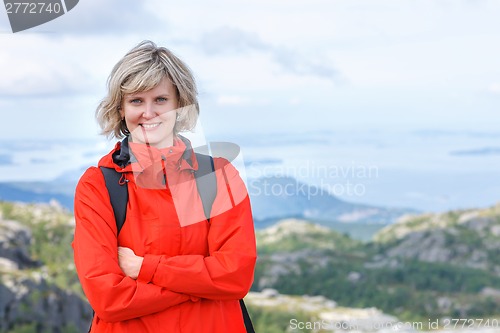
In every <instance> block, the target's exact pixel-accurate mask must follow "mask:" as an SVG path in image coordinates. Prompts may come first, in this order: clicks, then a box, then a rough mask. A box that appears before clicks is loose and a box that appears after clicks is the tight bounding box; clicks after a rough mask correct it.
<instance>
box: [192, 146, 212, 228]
mask: <svg viewBox="0 0 500 333" xmlns="http://www.w3.org/2000/svg"><path fill="white" fill-rule="evenodd" d="M195 154H196V160H197V161H198V170H197V171H196V172H195V173H194V178H195V179H196V187H197V188H198V194H199V195H200V198H201V203H202V204H203V211H204V212H205V217H206V218H207V220H210V212H211V211H212V205H213V203H214V200H215V197H216V196H217V179H216V178H215V172H214V171H215V167H214V159H213V157H212V156H210V155H204V154H200V153H195Z"/></svg>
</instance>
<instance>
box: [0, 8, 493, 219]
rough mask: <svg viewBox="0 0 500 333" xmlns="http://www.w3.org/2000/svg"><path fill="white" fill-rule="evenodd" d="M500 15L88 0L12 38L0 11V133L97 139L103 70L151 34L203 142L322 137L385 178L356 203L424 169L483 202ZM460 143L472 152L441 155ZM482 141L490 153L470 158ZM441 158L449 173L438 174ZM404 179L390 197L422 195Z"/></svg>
mask: <svg viewBox="0 0 500 333" xmlns="http://www.w3.org/2000/svg"><path fill="white" fill-rule="evenodd" d="M498 17H500V2H499V1H496V0H432V1H431V0H418V1H417V0H398V1H394V0H377V1H374V0H342V1H339V0H333V1H319V0H307V1H306V0H288V1H277V0H266V1H262V0H253V1H246V0H243V1H238V2H234V1H226V0H215V1H199V0H197V1H184V2H179V1H177V2H173V1H165V0H148V1H134V0H107V1H97V0H82V1H80V2H79V3H78V5H77V6H76V7H75V8H74V9H72V10H71V11H69V12H68V13H66V14H65V15H63V16H61V17H59V18H57V19H55V20H53V21H51V22H48V23H46V24H43V25H41V26H38V27H35V28H32V29H29V30H26V31H23V32H19V33H12V32H11V29H10V25H9V21H8V18H7V14H6V11H5V10H3V9H2V8H0V45H1V46H0V70H1V73H2V74H1V75H2V77H1V80H0V116H1V119H2V122H1V126H2V127H1V128H2V130H1V131H0V142H1V144H2V145H4V146H5V145H9V141H16V140H17V141H19V140H25V139H27V140H56V141H57V140H59V141H60V142H69V141H71V140H91V141H89V142H95V141H96V140H104V139H103V138H102V137H101V136H99V134H98V133H99V128H98V126H97V124H96V121H95V120H94V112H95V108H96V106H97V105H98V103H99V101H100V100H101V99H102V98H103V97H104V95H105V93H106V80H107V77H108V75H109V73H110V71H111V69H112V67H113V66H114V64H115V63H116V62H117V61H118V60H119V59H120V58H121V57H122V56H123V55H124V54H125V53H126V52H127V51H128V50H130V49H131V48H133V47H134V46H135V45H137V44H138V43H139V42H140V41H142V40H145V39H150V40H152V41H154V42H155V43H157V44H158V45H160V46H165V47H167V48H169V49H171V50H172V51H173V52H174V53H175V54H177V55H178V56H179V57H180V58H181V59H183V60H184V61H185V62H186V63H187V64H188V65H189V66H190V68H191V69H192V70H193V72H194V74H195V76H196V79H197V83H198V88H199V99H200V117H201V120H200V126H199V127H200V131H201V132H202V133H203V135H206V136H207V137H208V138H210V139H211V140H212V139H213V140H216V141H224V140H233V141H234V140H241V142H253V143H259V144H261V143H262V142H266V143H267V142H274V143H276V142H277V141H278V142H280V144H281V145H283V144H284V143H293V142H304V141H306V140H310V141H311V142H319V141H321V140H323V141H324V137H325V136H327V137H328V136H330V137H331V138H330V139H331V140H330V139H329V141H328V143H327V145H329V146H327V147H322V149H323V148H324V150H323V154H329V153H331V154H342V156H339V159H338V163H339V164H343V165H347V166H349V165H352V164H353V163H357V164H362V165H364V166H370V165H377V166H378V167H380V170H381V174H386V175H387V174H389V175H390V176H387V177H386V178H385V185H383V186H382V185H380V186H379V187H378V188H376V189H375V188H374V190H373V191H372V192H370V193H371V196H372V197H370V196H369V195H366V196H365V197H363V198H355V199H358V200H359V201H363V200H365V201H366V200H368V199H370V200H368V201H371V202H377V203H380V202H381V201H384V200H389V198H388V197H387V196H382V197H383V199H381V198H382V197H381V196H379V195H378V194H377V193H380V192H388V191H395V192H394V193H398V192H397V190H396V188H397V187H398V186H399V188H400V187H401V185H400V183H401V181H402V180H405V179H409V178H412V177H413V179H414V180H415V182H420V183H421V182H422V181H421V180H420V179H423V180H425V179H429V177H431V176H430V175H429V174H426V173H425V171H426V170H427V169H429V170H430V169H432V170H433V172H434V173H433V175H432V177H435V179H438V178H440V179H441V178H442V179H443V183H446V184H445V185H443V186H445V187H446V186H447V188H448V191H449V192H454V191H455V189H454V188H453V186H454V182H455V181H454V178H453V177H455V176H456V175H461V176H463V175H465V174H466V175H467V177H468V182H469V183H470V184H471V185H470V186H471V187H470V188H465V187H464V188H461V189H460V190H461V193H462V194H463V193H466V192H467V191H468V190H472V189H473V190H474V191H481V189H482V188H484V187H485V186H490V187H488V189H487V190H486V191H484V192H485V193H489V194H488V197H487V198H486V197H485V198H482V199H481V200H483V201H482V202H488V203H492V202H494V198H498V197H500V194H498V195H497V194H496V193H500V180H498V179H499V178H498V177H497V176H499V173H498V172H499V171H497V170H500V168H499V167H498V166H500V163H499V158H500V157H499V156H500V153H499V152H500V148H499V147H500V143H498V141H499V140H500V127H499V123H500V122H499V120H500V43H499V41H500V20H498ZM443 136H446V138H447V139H446V140H443ZM318 138H319V139H318ZM485 138H486V139H487V140H482V141H481V140H479V139H485ZM315 140H316V141H315ZM318 140H319V141H318ZM236 142H237V143H239V142H240V141H236ZM346 142H347V143H348V144H346ZM395 143H397V144H399V145H400V146H399V148H398V149H392V148H391V144H395ZM405 145H406V146H405ZM278 146H279V145H278ZM99 147H101V146H99ZM259 147H261V146H259ZM279 147H281V148H282V146H279ZM290 147H292V146H291V145H290V144H289V145H288V146H287V152H286V154H285V153H283V156H285V155H287V156H288V157H290V153H293V149H295V148H293V147H292V148H290ZM353 147H355V148H354V150H353ZM380 147H382V148H384V147H389V148H391V149H392V150H391V149H386V150H383V149H382V150H380V149H379V148H380ZM401 147H403V148H401ZM0 148H1V147H0ZM101 148H102V147H101ZM281 148H279V149H281ZM309 148H310V146H307V145H306V146H303V147H301V148H300V149H301V154H302V153H303V154H306V155H307V153H308V152H307V151H308V150H310V149H309ZM358 148H359V149H358ZM51 149H52V148H51ZM57 149H62V148H54V149H53V151H57ZM273 149H274V148H273ZM356 149H357V150H356ZM377 149H378V150H377ZM402 149H406V150H407V153H405V151H404V150H402ZM464 149H465V150H466V151H469V154H468V155H467V154H466V156H469V157H450V156H451V155H453V154H454V152H456V151H458V152H459V153H458V154H456V155H453V156H464V155H463V154H462V155H460V151H462V150H464ZM481 149H483V150H484V149H486V155H487V156H486V155H484V154H483V155H481V154H479V155H478V154H475V153H474V152H475V151H478V150H479V151H481ZM62 150H64V149H62ZM285 150H286V149H284V150H283V152H284V151H285ZM427 150H429V151H427ZM262 151H264V149H262V150H260V151H258V153H256V154H260V153H261V152H262ZM297 151H298V150H297ZM471 151H472V153H470V152H471ZM1 152H2V151H1V149H0V153H1ZM450 152H451V153H450ZM483 152H484V151H483ZM67 153H68V152H66V151H64V154H67ZM26 154H29V153H26ZM61 154H62V153H61ZM89 154H90V153H89ZM256 154H254V155H253V156H252V158H257V157H258V156H256ZM266 154H267V155H266ZM266 154H264V155H263V156H262V158H263V159H266V158H267V159H272V158H273V157H275V156H276V155H279V151H276V149H274V150H272V151H266ZM450 154H451V155H450ZM250 155H252V154H250V153H249V154H247V156H250ZM19 156H21V155H19ZM22 156H24V155H22ZM61 156H62V157H61ZM61 156H60V158H59V159H57V161H59V160H61V161H64V159H65V158H66V157H64V156H65V155H64V156H63V155H61ZM283 156H278V158H282V159H283V160H285V158H284V157H283ZM425 156H429V158H428V160H427V161H422V159H424V160H425ZM443 156H445V158H443ZM484 156H485V157H484ZM323 157H324V156H322V157H321V158H323ZM0 158H2V159H3V160H8V159H9V158H10V157H8V156H7V155H3V157H2V155H1V154H0ZM18 158H22V159H25V158H27V157H18ZM93 158H94V157H93ZM311 158H312V157H311ZM315 158H318V160H319V159H320V157H318V156H316V157H315ZM441 158H442V159H441ZM323 160H324V159H323ZM0 161H1V159H0ZM287 161H289V162H290V161H291V158H289V159H288V160H287ZM353 161H354V162H353ZM302 162H303V161H302ZM302 162H300V163H302ZM57 163H59V164H61V162H57ZM85 163H87V161H86V162H85ZM324 163H330V162H327V161H324ZM24 167H25V168H30V165H29V163H28V162H27V163H25V164H24ZM14 168H15V166H12V172H14ZM47 168H49V166H47ZM451 169H456V171H457V174H456V175H455V174H453V175H448V178H446V177H444V176H446V174H447V173H449V172H448V171H449V170H451ZM409 171H412V172H413V173H408V172H409ZM483 171H484V172H483ZM458 172H460V173H458ZM474 172H475V173H476V174H474ZM480 173H481V175H482V177H483V180H482V182H477V181H475V180H474V179H475V177H476V176H477V175H479V174H480ZM443 175H444V176H443ZM21 176H22V175H20V174H19V175H18V177H21ZM52 176H54V177H55V175H52ZM444 178H446V179H444ZM3 179H5V177H3ZM432 179H433V180H434V178H432ZM474 184H475V185H474ZM427 185H428V184H427ZM483 185H484V186H483ZM438 186H439V185H438V184H437V183H436V185H435V187H436V188H437V187H438ZM407 187H408V188H406V189H405V191H406V192H405V193H406V194H407V195H408V197H407V200H406V201H404V202H398V201H397V200H396V199H398V198H395V199H394V200H393V202H394V203H395V204H400V205H407V203H410V204H411V203H412V202H413V201H415V199H414V198H415V196H417V197H418V196H419V195H424V194H422V193H421V192H425V191H430V190H429V189H428V188H426V189H419V190H418V191H417V190H414V189H411V188H410V187H411V186H410V185H408V186H407ZM427 187H428V186H427ZM431 187H432V186H431ZM400 190H401V189H400ZM434 190H435V191H437V192H439V191H438V190H436V189H434ZM457 193H458V192H457ZM397 195H398V194H396V196H397ZM412 195H413V197H412ZM425 195H426V200H430V201H432V202H433V203H436V202H437V201H436V200H437V199H436V200H434V199H432V200H431V199H429V196H430V194H429V193H427V194H425ZM432 195H435V196H439V197H443V196H447V195H449V194H446V195H445V194H443V195H441V194H439V193H438V194H436V193H434V194H432ZM377 196H378V197H377ZM399 196H400V197H402V195H399ZM439 200H441V199H439ZM497 200H498V199H497ZM389 201H390V200H389ZM465 202H466V201H463V203H464V204H465ZM474 204H475V203H474ZM457 205H458V203H456V204H455V206H457ZM452 206H453V205H451V204H449V203H448V204H442V205H440V206H439V207H438V206H436V207H437V208H435V209H436V210H440V209H446V208H449V207H452ZM458 206H459V205H458ZM422 207H425V205H424V204H422ZM428 207H431V206H428ZM432 207H434V206H432Z"/></svg>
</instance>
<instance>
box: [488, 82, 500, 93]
mask: <svg viewBox="0 0 500 333" xmlns="http://www.w3.org/2000/svg"><path fill="white" fill-rule="evenodd" d="M488 91H489V92H491V93H493V94H500V83H492V84H491V85H490V86H489V87H488Z"/></svg>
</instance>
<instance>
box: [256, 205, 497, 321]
mask: <svg viewBox="0 0 500 333" xmlns="http://www.w3.org/2000/svg"><path fill="white" fill-rule="evenodd" d="M499 231H500V204H499V205H496V206H493V207H490V208H486V209H470V210H460V211H450V212H447V213H443V214H423V215H412V216H406V217H404V218H402V219H401V220H400V221H398V222H397V223H395V224H393V225H389V226H387V227H385V228H384V229H383V230H382V231H380V232H379V233H378V234H377V235H376V237H375V240H374V241H371V242H359V241H355V240H353V239H351V238H350V237H348V236H346V235H342V234H339V233H337V232H335V231H333V230H330V229H327V228H324V227H322V226H318V225H315V224H313V223H311V222H309V221H306V220H297V219H296V220H289V219H288V220H282V221H280V222H278V223H277V224H276V225H274V226H272V227H269V228H266V229H264V230H259V231H257V244H258V249H259V257H258V261H257V269H256V274H255V282H254V285H253V287H252V290H254V291H262V290H265V289H266V288H273V289H276V290H278V292H280V293H283V294H294V295H303V294H308V295H321V296H325V297H327V298H329V299H332V300H334V301H335V302H337V304H338V305H339V306H346V307H377V308H379V309H381V310H382V311H384V312H385V313H388V314H391V315H394V316H396V317H398V318H401V319H404V320H412V321H419V320H420V321H422V320H425V321H427V320H428V319H432V320H437V319H442V318H445V317H448V318H491V317H495V316H498V315H500V274H499V269H498V267H499V260H500V257H499V256H498V253H500V252H499V247H500V237H499ZM315 240H317V241H315Z"/></svg>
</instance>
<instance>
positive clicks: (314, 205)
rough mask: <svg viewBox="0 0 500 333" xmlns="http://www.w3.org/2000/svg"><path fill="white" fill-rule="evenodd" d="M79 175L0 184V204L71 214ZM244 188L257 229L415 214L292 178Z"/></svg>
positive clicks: (385, 221)
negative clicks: (51, 207)
mask: <svg viewBox="0 0 500 333" xmlns="http://www.w3.org/2000/svg"><path fill="white" fill-rule="evenodd" d="M82 173H83V170H79V171H78V172H72V173H68V174H65V175H64V176H62V177H59V178H58V179H56V180H55V181H52V182H12V183H0V200H3V201H19V202H25V203H31V202H36V203H48V202H50V201H53V200H56V201H58V202H59V203H60V204H61V205H62V206H63V207H65V208H67V209H68V210H70V211H72V210H73V195H74V188H75V186H76V183H77V180H76V179H77V178H78V177H79V176H80V175H81V174H82ZM247 186H248V192H249V194H250V198H251V202H252V209H253V215H254V218H255V225H256V228H257V229H260V228H264V227H266V226H269V225H272V224H274V223H275V222H276V221H277V220H279V219H282V218H286V217H296V218H307V219H309V220H313V221H315V222H317V223H319V224H323V225H326V226H329V227H334V226H335V225H341V224H351V225H357V224H363V225H366V224H372V225H378V226H379V227H381V226H382V225H386V224H390V223H393V222H394V221H396V220H397V219H398V218H399V217H400V216H402V215H404V214H406V213H411V212H415V211H413V210H410V209H392V208H384V207H375V206H369V205H363V204H355V203H350V202H347V201H343V200H340V199H338V198H337V197H335V196H334V195H332V194H330V193H328V192H327V191H325V190H323V189H321V188H319V187H315V186H311V185H308V184H305V183H302V182H299V181H297V180H296V179H294V178H291V177H276V176H273V177H262V178H258V179H250V180H248V182H247ZM377 229H378V227H377ZM347 232H349V231H347Z"/></svg>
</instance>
